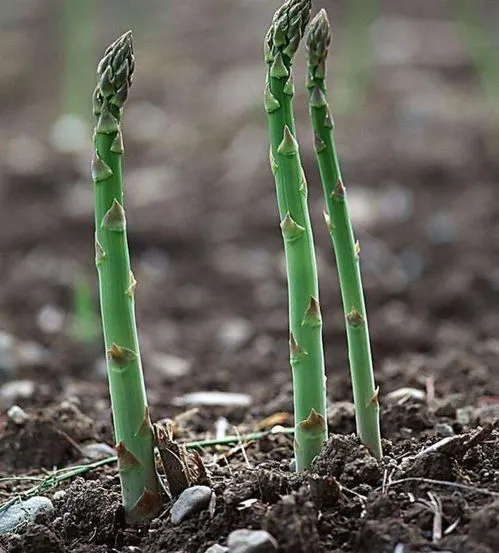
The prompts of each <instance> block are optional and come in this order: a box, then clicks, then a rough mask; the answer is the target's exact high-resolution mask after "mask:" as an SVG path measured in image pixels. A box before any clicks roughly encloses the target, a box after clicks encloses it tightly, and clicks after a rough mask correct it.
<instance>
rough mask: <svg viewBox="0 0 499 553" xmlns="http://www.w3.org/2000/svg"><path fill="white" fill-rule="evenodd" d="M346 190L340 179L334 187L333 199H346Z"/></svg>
mask: <svg viewBox="0 0 499 553" xmlns="http://www.w3.org/2000/svg"><path fill="white" fill-rule="evenodd" d="M346 192H347V191H346V190H345V186H344V184H343V181H342V180H341V178H338V180H337V181H336V186H335V187H334V190H333V194H332V195H333V198H335V199H336V200H344V199H345V196H346Z"/></svg>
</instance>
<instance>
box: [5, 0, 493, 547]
mask: <svg viewBox="0 0 499 553" xmlns="http://www.w3.org/2000/svg"><path fill="white" fill-rule="evenodd" d="M29 4H32V6H31V7H32V11H31V12H30V16H29V17H28V16H27V15H24V16H23V15H22V14H20V15H18V19H15V18H14V19H12V21H11V22H10V26H9V32H8V33H7V32H6V33H0V48H2V50H3V51H5V52H8V51H11V50H12V46H10V48H11V50H9V44H10V43H9V41H11V42H12V43H14V44H18V43H19V45H21V44H22V45H23V47H24V49H25V51H24V53H23V55H20V56H17V59H16V62H17V63H18V65H16V66H15V67H14V66H11V65H10V64H11V61H10V56H6V58H5V64H4V63H3V64H2V68H1V69H0V100H1V101H0V122H2V125H1V129H0V194H1V197H2V201H1V203H0V251H1V252H2V256H1V259H0V280H1V283H2V285H1V286H0V328H1V329H2V333H1V334H0V504H2V503H6V502H9V501H22V500H24V499H26V497H25V496H24V495H23V493H24V492H26V490H28V489H29V488H33V486H34V487H35V491H34V492H30V495H31V496H32V495H33V494H38V495H45V496H47V497H49V498H50V499H51V501H52V504H53V507H54V509H53V511H51V512H44V513H42V514H40V515H39V516H38V517H36V518H35V520H34V521H31V522H27V523H26V524H24V525H23V526H20V527H19V528H16V530H15V531H14V532H10V533H7V534H4V535H0V553H35V552H36V553H59V552H72V553H110V552H118V553H133V552H142V553H160V552H171V553H181V552H182V553H205V551H206V550H207V549H208V548H209V547H210V546H212V545H214V544H219V545H220V546H222V547H227V544H228V543H229V541H230V540H229V536H230V535H231V533H232V532H234V531H236V530H241V529H246V530H263V531H266V532H267V533H268V535H269V536H270V537H268V536H267V534H258V536H256V537H255V536H254V535H253V537H251V536H250V535H249V534H248V535H247V536H246V537H245V538H244V539H247V540H248V542H247V543H248V544H249V543H250V540H251V539H253V540H254V543H256V542H257V540H261V542H262V543H263V545H261V546H258V547H261V548H262V549H261V551H277V552H278V553H311V552H313V553H316V552H317V553H321V552H322V553H432V552H452V553H470V552H473V553H496V551H497V550H498V547H499V425H498V422H497V421H498V414H499V377H498V372H497V364H498V359H499V309H498V306H499V274H498V269H499V265H498V255H497V254H498V249H499V246H498V244H499V242H498V239H497V236H499V187H498V182H499V162H498V159H499V156H497V149H498V148H499V142H498V140H497V138H498V136H499V123H498V121H497V120H495V119H494V118H492V117H491V116H490V111H489V106H488V104H487V103H486V101H485V99H484V97H483V92H482V89H481V86H480V82H479V79H478V77H477V76H476V74H475V70H474V68H473V66H472V65H471V62H470V59H469V56H468V53H467V52H466V48H465V46H464V45H463V43H462V42H460V40H459V35H458V33H457V31H456V30H455V28H454V26H453V24H452V22H451V18H452V17H453V15H452V14H451V13H448V12H446V11H445V10H443V8H442V7H440V5H439V3H434V2H431V3H429V2H420V3H414V2H402V1H397V2H394V1H393V2H386V3H384V5H383V12H382V13H381V14H380V15H381V16H382V17H380V18H379V19H378V20H377V21H376V23H375V31H376V32H374V33H373V41H375V44H374V46H375V47H374V48H373V56H374V60H373V63H374V67H373V70H372V71H371V74H370V79H371V80H370V85H369V89H368V90H367V91H366V96H365V100H364V102H363V103H362V105H361V106H359V107H358V109H357V110H356V112H355V114H353V115H352V114H342V113H338V115H337V116H336V125H337V140H338V148H339V149H340V156H341V157H342V160H343V161H342V165H343V172H344V175H345V182H346V186H347V191H348V193H349V198H350V205H351V209H352V211H353V217H354V226H355V228H356V231H357V234H358V236H359V239H360V244H361V259H362V263H363V265H362V267H363V274H364V280H365V284H366V296H367V308H368V315H369V321H370V330H371V338H372V345H373V352H374V362H375V371H376V380H377V383H378V384H379V386H380V403H381V424H382V436H383V438H384V445H383V447H384V454H385V456H384V458H383V459H382V461H381V462H380V463H377V462H376V461H375V460H374V459H373V458H372V457H371V456H370V455H369V453H368V452H367V451H366V449H365V448H364V447H363V446H362V445H361V444H360V443H359V442H358V440H357V438H356V437H355V436H354V434H353V433H354V430H355V421H354V413H353V405H352V404H351V391H350V380H349V374H348V363H347V358H346V340H345V334H344V323H343V315H342V310H341V305H340V298H339V294H338V288H337V282H336V274H335V267H334V264H333V262H332V252H331V247H330V244H329V238H328V236H327V233H326V230H325V229H323V228H322V227H321V211H322V208H323V206H322V200H321V198H320V195H321V193H320V188H319V181H318V178H317V175H316V174H315V173H314V170H313V163H312V160H313V151H312V150H313V145H312V143H311V141H309V142H310V144H309V146H308V149H307V146H306V136H305V134H304V140H303V142H304V144H305V147H304V152H303V158H304V163H305V169H306V171H307V173H308V174H309V188H310V195H311V215H312V217H313V220H314V221H313V222H314V229H315V235H316V240H317V243H318V252H317V255H318V262H319V270H320V274H321V286H322V288H321V304H322V305H323V307H324V338H325V347H326V363H327V372H328V396H329V398H330V400H331V404H330V406H329V409H328V424H329V432H330V438H329V441H328V442H327V444H326V447H325V448H324V451H323V453H322V454H321V456H320V457H319V458H318V459H316V461H315V463H314V466H313V468H312V470H311V471H309V472H305V473H301V474H296V473H294V472H293V471H292V468H291V466H290V462H291V460H292V457H293V448H292V436H290V435H287V434H280V433H270V434H268V435H266V436H265V437H263V438H261V439H259V440H254V441H248V442H245V441H244V440H241V441H240V442H239V443H234V444H229V445H223V446H210V447H203V448H201V449H199V453H200V454H201V456H202V458H203V461H204V465H205V466H206V469H207V471H208V474H209V486H210V488H211V490H212V494H211V495H210V497H209V499H208V495H205V496H204V499H203V501H204V503H202V504H201V503H199V505H197V506H196V508H193V510H192V511H191V512H190V514H189V515H188V516H186V518H185V519H183V520H182V521H181V522H180V523H178V524H175V525H173V524H172V521H171V510H172V506H173V504H174V502H175V500H169V501H167V502H166V503H165V505H164V509H163V511H162V512H161V514H160V515H159V516H158V517H157V518H155V519H154V520H152V521H149V522H141V523H138V524H134V525H127V524H126V523H125V520H124V515H123V511H122V508H121V506H120V488H119V479H118V476H117V471H116V467H115V465H114V463H113V461H112V460H110V462H108V463H107V462H103V463H102V464H100V463H98V464H99V466H98V467H96V468H94V469H93V470H86V469H82V472H81V473H80V474H79V475H77V476H76V475H75V476H74V477H72V478H68V479H64V480H61V481H57V482H56V481H55V480H54V478H53V475H54V474H55V473H54V472H53V471H54V470H55V469H65V468H68V467H82V466H84V465H87V464H89V463H92V462H95V461H96V459H98V458H106V457H109V452H110V449H109V447H111V446H113V438H112V434H111V428H112V421H111V415H110V405H109V397H108V389H107V381H106V374H105V370H103V368H102V367H103V359H102V358H103V352H102V346H101V342H100V339H98V340H97V341H96V342H95V343H91V344H85V343H78V341H77V340H75V338H74V336H72V335H71V333H70V332H69V331H68V328H69V327H70V326H71V323H72V320H71V314H72V309H73V307H72V305H73V289H74V282H75V278H76V276H81V275H87V277H88V282H89V283H90V286H91V288H92V290H93V293H94V299H95V302H96V303H95V305H97V297H96V276H95V271H94V267H93V259H92V257H93V251H92V248H93V245H92V243H93V241H92V232H93V215H92V205H91V186H90V184H89V183H90V179H89V169H88V166H89V165H88V160H89V159H90V154H89V149H90V142H89V148H88V150H87V149H86V148H83V149H82V150H81V151H79V152H76V153H73V154H67V153H61V152H60V151H57V149H56V148H55V147H53V145H51V144H49V141H48V139H47V137H46V135H47V133H46V132H45V131H42V130H41V129H43V128H44V127H43V125H48V122H49V118H50V117H52V115H53V110H52V111H50V105H49V103H50V100H51V98H52V97H53V94H54V83H53V82H52V80H51V79H50V78H48V77H47V76H46V78H44V79H38V80H37V82H36V83H34V84H33V87H34V88H30V87H29V86H24V87H17V88H16V87H14V88H12V89H11V88H9V87H8V86H3V85H4V84H5V82H9V83H10V82H11V81H13V75H17V76H16V79H18V80H19V82H24V83H29V82H31V81H30V79H32V77H33V73H34V72H33V70H32V68H33V67H34V66H35V65H37V66H44V65H45V60H46V59H50V57H51V54H52V53H54V52H57V51H58V48H59V43H58V41H57V39H56V38H55V34H54V33H55V31H54V29H55V26H54V25H55V24H54V21H55V19H54V18H53V17H49V15H50V14H49V12H48V11H47V12H45V11H43V9H42V8H41V5H42V4H44V3H43V2H38V1H37V0H31V2H29ZM171 4H172V6H171V7H169V10H170V12H169V14H168V20H169V21H170V20H171V21H175V25H171V26H170V27H169V28H168V32H166V31H165V32H161V33H159V32H158V33H156V34H155V33H154V32H153V31H152V30H151V35H147V38H146V37H145V36H144V35H143V36H142V39H143V40H144V42H143V43H142V44H143V46H139V45H141V42H140V41H141V34H140V32H138V33H136V43H137V46H138V47H137V66H138V67H139V68H140V71H141V74H140V78H137V80H136V83H135V84H134V89H135V90H134V91H133V93H131V97H130V102H129V112H128V115H127V118H126V121H125V123H124V124H125V126H126V125H128V127H129V128H128V129H127V135H129V136H130V140H129V143H128V144H127V154H128V153H129V161H127V173H126V175H127V177H126V178H127V191H126V198H127V208H128V210H127V213H128V216H129V227H128V232H129V236H130V247H131V257H132V264H133V266H134V272H135V275H136V278H137V281H138V287H137V297H136V300H137V314H138V323H139V334H140V337H141V344H142V352H143V357H144V366H145V373H146V381H147V387H148V396H149V401H150V405H151V414H152V417H153V420H155V421H162V420H164V419H171V420H173V432H174V437H175V439H177V440H179V441H180V442H185V441H193V440H201V439H205V438H214V437H215V436H216V435H224V434H225V435H233V434H237V433H239V434H240V435H244V434H246V433H249V432H256V431H260V430H267V429H270V428H272V427H273V426H275V425H282V426H285V427H289V426H291V425H292V423H293V420H292V390H291V384H290V378H291V376H290V370H289V367H288V361H287V356H288V353H287V347H288V346H287V303H286V288H285V277H284V273H283V262H282V252H281V237H280V235H279V228H278V220H277V210H276V206H275V198H274V195H275V192H274V190H273V184H272V178H271V175H270V170H269V169H268V167H267V161H266V156H267V146H266V144H267V138H266V130H265V120H264V114H263V108H262V105H261V104H262V93H261V91H262V89H263V71H264V67H263V62H262V61H261V43H262V40H263V36H264V34H265V31H266V29H267V26H268V22H269V21H270V17H271V13H272V11H273V9H274V7H275V6H266V5H265V3H262V2H243V1H242V0H241V1H234V0H213V1H212V2H206V5H205V3H204V2H196V3H189V2H178V3H175V2H172V3H171ZM177 4H178V5H177ZM191 4H192V6H191ZM194 4H195V6H194ZM317 4H320V3H319V2H317ZM337 4H338V6H336V5H335V6H333V7H331V9H330V7H329V6H327V8H328V10H330V16H331V17H330V18H331V21H332V22H333V23H334V24H335V25H337V26H338V27H337V29H333V31H337V33H336V32H335V33H333V37H335V38H334V42H335V44H336V43H337V44H338V48H339V49H341V44H342V36H343V35H342V33H344V29H341V28H340V25H339V23H340V22H341V21H342V15H343V11H342V10H343V8H344V7H345V5H346V3H344V2H338V3H337ZM436 4H438V5H436ZM492 4H493V3H490V6H489V5H488V7H487V6H486V7H485V9H486V10H490V11H491V13H488V12H487V13H485V15H489V16H490V20H491V21H493V17H492V15H493V13H492V12H493V10H494V9H495V8H494V6H492ZM320 7H322V6H321V5H317V6H316V9H319V8H320ZM241 21H245V24H244V26H243V27H242V28H241V25H240V24H239V25H238V26H236V25H235V23H237V22H239V23H240V22H241ZM27 28H29V29H35V30H36V32H34V31H33V30H32V32H30V33H28V34H26V29H27ZM151 29H152V27H151ZM234 29H238V31H237V32H235V31H234ZM101 31H102V33H104V30H103V29H101ZM109 33H111V30H109ZM115 34H116V35H117V34H118V33H115ZM105 35H106V37H107V38H109V36H111V35H109V34H108V30H107V29H106V30H105ZM112 36H114V35H112ZM151 36H154V39H151ZM199 36H202V37H203V40H198V39H197V38H196V40H194V37H199ZM400 36H411V37H413V39H414V40H413V41H412V42H411V44H412V46H411V48H408V49H405V50H404V49H399V43H398V42H397V40H399V38H397V37H400ZM432 36H438V37H439V42H438V48H437V47H435V48H431V47H430V46H431V45H429V44H428V42H431V40H430V38H429V37H432ZM20 37H23V39H22V41H21V38H20ZM39 37H47V40H46V41H45V40H42V41H40V38H39ZM154 41H157V44H156V42H154ZM336 41H337V42H336ZM153 43H154V44H155V45H154V46H153ZM227 44H230V48H227V46H226V45H227ZM394 49H395V50H396V51H397V52H398V55H393V56H391V55H390V52H392V53H393V51H394ZM333 50H334V49H333ZM437 51H438V55H437ZM12 57H14V56H12ZM331 57H334V56H333V55H332V56H331ZM333 65H334V69H332V72H333V71H335V72H336V71H339V70H340V67H339V64H338V65H336V64H335V63H333ZM158 67H160V68H163V69H164V71H163V70H162V71H161V72H160V73H161V76H160V77H158ZM51 70H52V69H50V68H47V71H49V72H50V71H51ZM54 71H55V69H54ZM299 71H300V69H299V68H297V73H298V72H299ZM334 74H335V75H336V73H334ZM7 78H8V81H7V80H5V81H4V80H3V79H7ZM54 80H55V78H54ZM21 88H22V91H24V92H23V93H21ZM14 89H15V90H14ZM26 90H31V93H32V94H35V92H36V94H37V100H36V102H35V100H34V97H27V96H26ZM16 91H17V92H16ZM300 105H301V106H302V108H299V107H298V111H299V113H298V128H300V125H301V123H300V122H302V123H305V122H306V117H307V113H306V102H305V98H304V97H300V95H299V94H298V97H297V106H300ZM207 106H209V109H208V108H207ZM300 109H301V113H300ZM139 123H140V124H139ZM303 128H305V127H303ZM26 145H29V147H28V146H26ZM26 149H28V150H30V151H31V152H32V155H31V156H30V157H29V159H26V156H25V155H24V153H25V151H26ZM19 152H21V153H22V156H21V158H22V160H21V161H22V162H21V161H20V154H19ZM35 154H36V155H35ZM214 391H216V392H219V394H212V395H204V396H203V392H214ZM194 393H196V395H194V396H193V395H190V394H194ZM225 393H231V395H227V396H225V395H224V394H225ZM232 394H237V395H232ZM13 406H17V408H16V409H14V410H13V411H12V407H13ZM89 451H90V452H91V453H89ZM158 467H159V460H158ZM51 475H52V479H51ZM38 478H40V479H41V480H37V479H38ZM30 479H31V480H30ZM32 479H35V480H32ZM41 482H45V483H44V484H43V485H42V484H41ZM203 484H206V482H203ZM37 486H38V488H37ZM238 539H241V538H240V537H238ZM248 544H247V549H246V551H248V552H251V551H252V549H250V545H248ZM255 547H256V546H255ZM253 550H255V551H256V550H257V549H253ZM221 551H223V549H222V550H221ZM210 553H211V552H210Z"/></svg>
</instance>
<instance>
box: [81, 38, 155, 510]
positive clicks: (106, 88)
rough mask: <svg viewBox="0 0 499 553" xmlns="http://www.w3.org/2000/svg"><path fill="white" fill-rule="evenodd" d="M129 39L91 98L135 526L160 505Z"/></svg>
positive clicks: (122, 466) (105, 298) (107, 319)
mask: <svg viewBox="0 0 499 553" xmlns="http://www.w3.org/2000/svg"><path fill="white" fill-rule="evenodd" d="M134 65H135V62H134V55H133V46H132V34H131V32H128V33H125V34H124V35H123V36H121V37H120V38H119V39H118V40H117V41H116V42H114V43H113V44H112V45H111V46H109V48H108V49H107V50H106V52H105V55H104V57H103V59H102V60H101V62H100V63H99V66H98V69H97V76H98V84H97V87H96V89H95V91H94V95H93V111H94V114H95V116H96V119H97V123H96V126H95V134H94V145H95V154H94V158H93V161H92V178H93V181H94V194H95V228H96V233H95V235H96V236H95V252H96V256H95V263H96V266H97V271H98V275H99V289H100V290H99V291H100V302H101V313H102V325H103V330H104V342H105V349H106V356H107V368H108V377H109V387H110V393H111V403H112V411H113V419H114V432H115V438H116V443H117V446H116V450H117V457H118V470H119V475H120V480H121V489H122V496H123V505H124V508H125V512H126V515H127V517H128V519H130V520H137V519H142V518H148V517H151V516H153V515H154V514H156V513H157V512H158V510H159V508H160V506H161V493H160V486H159V480H158V475H157V473H156V468H155V463H154V454H153V453H154V449H153V431H152V426H151V421H150V417H149V409H148V406H147V399H146V392H145V386H144V378H143V374H142V367H141V359H140V351H139V342H138V336H137V328H136V323H135V308H134V292H135V286H136V281H135V278H134V276H133V274H132V272H131V270H130V256H129V253H128V244H127V237H126V230H125V211H124V209H123V183H122V176H121V158H122V156H123V141H122V135H121V124H120V123H121V116H122V109H123V105H124V103H125V101H126V99H127V96H128V89H129V87H130V85H131V83H132V75H133V70H134Z"/></svg>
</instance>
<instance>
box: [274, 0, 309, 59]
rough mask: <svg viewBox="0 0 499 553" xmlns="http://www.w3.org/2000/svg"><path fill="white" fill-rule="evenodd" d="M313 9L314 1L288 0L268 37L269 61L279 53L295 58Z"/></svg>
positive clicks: (275, 16)
mask: <svg viewBox="0 0 499 553" xmlns="http://www.w3.org/2000/svg"><path fill="white" fill-rule="evenodd" d="M311 9H312V0H287V2H284V4H283V5H282V6H281V7H280V8H279V9H278V10H277V11H276V12H275V14H274V17H273V19H272V26H271V27H270V29H269V32H268V33H267V37H266V44H265V51H266V59H267V60H272V59H273V57H274V56H275V54H276V53H277V52H281V53H282V54H286V56H287V57H288V58H289V59H292V58H293V56H294V55H295V53H296V50H297V49H298V46H299V44H300V40H301V39H302V37H303V34H304V32H305V27H306V26H307V24H308V21H309V19H310V11H311Z"/></svg>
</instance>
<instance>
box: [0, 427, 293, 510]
mask: <svg viewBox="0 0 499 553" xmlns="http://www.w3.org/2000/svg"><path fill="white" fill-rule="evenodd" d="M293 433H294V428H284V427H280V426H277V427H275V428H273V429H271V430H265V431H261V432H252V433H250V434H238V435H234V436H225V437H224V438H219V439H216V438H213V439H207V440H196V441H191V442H184V443H183V444H182V445H184V447H185V448H186V449H203V448H207V447H213V446H222V445H232V444H248V443H249V442H254V441H257V440H261V439H262V438H265V437H266V436H270V435H273V434H293ZM117 460H118V458H117V457H106V458H105V459H99V460H98V461H94V462H93V463H88V464H86V465H77V466H73V467H66V468H62V469H59V470H55V471H53V472H51V473H49V474H48V475H46V476H8V477H6V478H0V482H38V484H36V485H34V486H31V487H30V488H28V489H27V490H24V491H21V492H18V493H16V494H15V495H14V496H13V497H12V498H11V499H8V500H7V501H5V502H4V503H0V513H1V512H2V511H4V510H5V509H7V507H9V506H10V505H12V504H13V503H15V502H16V501H19V500H21V499H25V498H28V497H32V496H35V495H40V494H41V493H43V492H44V491H46V490H49V489H51V488H53V487H55V486H57V485H58V484H60V483H61V482H64V481H65V480H70V479H71V478H74V477H75V476H78V475H81V474H86V473H87V472H90V471H92V470H95V469H97V468H100V467H102V466H104V465H109V464H112V463H116V462H117Z"/></svg>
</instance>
